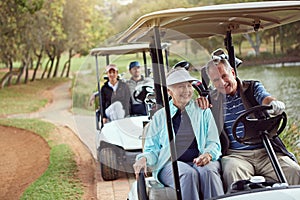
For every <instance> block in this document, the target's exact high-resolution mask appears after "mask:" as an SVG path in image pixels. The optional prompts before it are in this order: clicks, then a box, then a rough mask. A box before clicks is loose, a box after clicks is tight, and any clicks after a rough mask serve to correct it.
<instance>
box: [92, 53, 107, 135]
mask: <svg viewBox="0 0 300 200" xmlns="http://www.w3.org/2000/svg"><path fill="white" fill-rule="evenodd" d="M106 58H108V56H107V57H106ZM95 59H96V78H97V90H98V100H99V106H98V108H97V111H96V115H97V116H96V128H97V130H100V128H99V118H100V121H101V128H103V122H102V119H103V109H100V106H102V97H101V88H100V74H99V63H98V56H97V55H95ZM99 109H100V116H99V115H98V114H97V113H98V111H99Z"/></svg>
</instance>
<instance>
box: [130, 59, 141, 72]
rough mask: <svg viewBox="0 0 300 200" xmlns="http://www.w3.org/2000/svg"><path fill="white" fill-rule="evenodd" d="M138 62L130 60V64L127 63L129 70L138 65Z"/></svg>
mask: <svg viewBox="0 0 300 200" xmlns="http://www.w3.org/2000/svg"><path fill="white" fill-rule="evenodd" d="M140 66H141V65H140V63H139V62H138V61H132V62H131V63H130V64H129V70H131V69H132V68H133V67H140Z"/></svg>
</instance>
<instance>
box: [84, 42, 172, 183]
mask: <svg viewBox="0 0 300 200" xmlns="http://www.w3.org/2000/svg"><path fill="white" fill-rule="evenodd" d="M167 47H168V44H166V43H165V44H163V49H164V50H165V51H167ZM147 52H149V45H148V44H142V43H141V44H128V45H119V46H111V47H102V48H95V49H92V50H91V52H90V55H91V56H94V57H95V61H96V78H97V89H98V91H97V92H98V94H101V93H100V79H99V77H101V75H100V73H99V71H100V69H99V66H100V64H99V62H98V56H105V57H106V63H101V66H104V65H108V64H109V63H110V56H111V55H120V56H121V55H126V54H135V53H141V54H142V55H143V62H144V72H145V74H144V76H145V77H149V76H150V73H151V71H150V70H149V67H148V66H147V57H146V53H147ZM166 55H167V53H166ZM141 67H142V66H141ZM151 88H152V89H151ZM135 92H136V94H137V95H135V96H134V97H136V98H137V99H136V100H139V101H141V102H143V101H144V100H145V97H146V96H147V95H148V94H150V93H153V86H147V87H142V88H137V89H136V91H135ZM141 94H142V95H141ZM97 97H99V98H98V99H97V100H98V101H99V102H101V97H100V95H98V96H97ZM99 105H101V103H99ZM147 105H149V106H151V105H150V104H147ZM149 108H150V107H149ZM149 108H148V110H149ZM102 114H103V110H102V108H101V107H100V106H99V107H98V108H96V111H95V117H96V129H97V136H96V148H97V159H98V161H99V163H100V170H101V175H102V178H103V179H104V180H106V181H109V180H115V179H117V178H118V175H119V172H120V171H125V172H128V173H133V169H132V165H133V163H134V161H135V156H136V155H137V154H138V153H140V152H142V138H141V136H142V132H143V126H144V125H143V124H145V123H146V122H147V121H149V115H146V116H145V115H134V116H133V115H132V116H129V117H126V118H124V119H119V120H115V121H111V122H109V123H106V124H103V123H102V120H101V119H102Z"/></svg>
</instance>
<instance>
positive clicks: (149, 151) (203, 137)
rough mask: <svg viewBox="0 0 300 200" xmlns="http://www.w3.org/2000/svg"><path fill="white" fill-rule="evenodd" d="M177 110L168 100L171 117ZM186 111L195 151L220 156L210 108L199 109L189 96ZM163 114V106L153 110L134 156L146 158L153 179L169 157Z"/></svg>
mask: <svg viewBox="0 0 300 200" xmlns="http://www.w3.org/2000/svg"><path fill="white" fill-rule="evenodd" d="M177 110H178V108H177V107H176V106H175V105H174V104H173V101H172V100H171V101H170V113H171V117H173V116H174V115H175V114H176V112H177ZM186 112H187V114H188V115H189V117H190V120H191V124H192V127H193V130H194V133H195V136H196V140H197V144H198V149H199V152H200V153H201V154H204V153H209V154H211V156H212V160H213V161H215V160H218V159H219V157H220V156H221V144H220V140H219V134H218V129H217V126H216V123H215V121H214V118H213V115H212V113H211V111H210V109H204V110H202V109H201V108H199V107H198V105H197V104H196V103H195V102H194V101H193V100H191V101H190V102H189V103H188V105H187V106H186ZM165 116H166V115H165V109H164V108H162V109H160V110H158V111H157V112H156V113H155V114H154V116H153V118H152V120H151V122H150V124H149V128H148V130H147V134H146V139H145V144H144V151H143V153H141V154H139V155H137V157H136V159H137V160H138V159H139V158H141V157H145V158H146V159H147V166H149V167H150V168H151V171H152V175H153V177H154V178H155V179H156V180H158V178H157V175H158V173H159V171H160V170H161V169H162V168H163V167H164V166H165V165H166V164H167V162H170V161H171V154H170V145H169V139H168V130H167V122H166V117H165ZM173 134H174V132H173ZM174 138H175V136H174Z"/></svg>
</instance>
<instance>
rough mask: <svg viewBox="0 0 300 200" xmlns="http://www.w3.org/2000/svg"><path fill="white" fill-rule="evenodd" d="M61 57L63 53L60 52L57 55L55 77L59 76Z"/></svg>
mask: <svg viewBox="0 0 300 200" xmlns="http://www.w3.org/2000/svg"><path fill="white" fill-rule="evenodd" d="M60 57H61V54H58V55H57V57H56V64H55V67H54V72H53V78H54V77H57V72H58V68H59V61H60Z"/></svg>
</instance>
